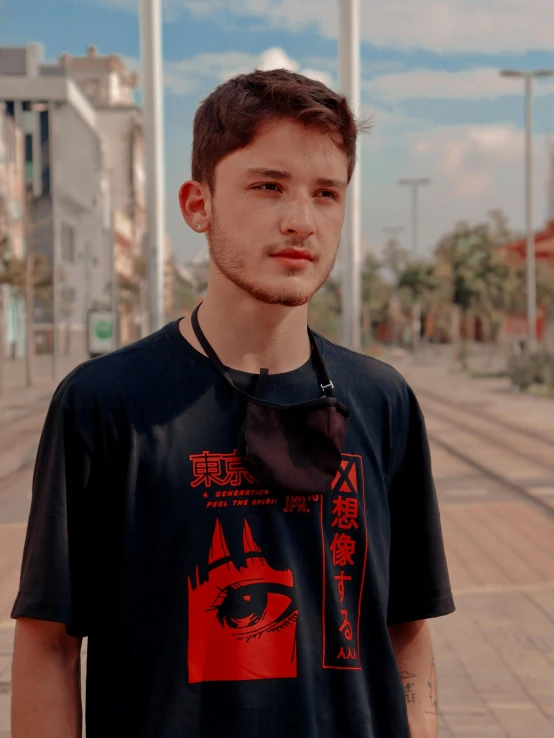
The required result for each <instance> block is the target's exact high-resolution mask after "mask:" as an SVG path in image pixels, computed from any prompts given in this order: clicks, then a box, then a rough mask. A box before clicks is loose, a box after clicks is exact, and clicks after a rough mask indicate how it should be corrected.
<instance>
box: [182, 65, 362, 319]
mask: <svg viewBox="0 0 554 738" xmlns="http://www.w3.org/2000/svg"><path fill="white" fill-rule="evenodd" d="M366 128H367V123H359V122H357V121H356V120H355V118H354V116H353V114H352V112H351V110H350V108H349V106H348V103H347V101H346V99H345V98H344V97H342V96H340V95H337V94H336V93H335V92H333V91H332V90H330V89H329V88H328V87H326V86H325V85H324V84H323V83H321V82H318V81H316V80H313V79H309V78H307V77H304V76H302V75H300V74H295V73H293V72H288V71H286V70H284V69H279V70H273V71H268V72H262V71H256V72H253V73H251V74H247V75H239V76H238V77H234V78H233V79H231V80H229V81H228V82H225V83H224V84H222V85H220V86H219V87H218V88H217V89H216V90H214V92H212V93H211V95H209V96H208V97H207V98H206V100H204V102H203V103H202V104H201V106H200V108H199V109H198V111H197V113H196V116H195V120H194V138H193V148H192V177H193V179H192V181H189V182H186V183H185V184H184V185H183V186H182V188H181V191H180V202H181V209H182V212H183V216H184V217H185V220H186V221H187V223H188V224H189V225H190V226H191V227H192V228H193V229H194V230H196V231H197V232H199V231H205V232H206V234H207V237H208V243H209V246H210V257H211V263H212V265H213V266H214V267H215V273H216V274H218V277H219V276H222V277H223V278H225V279H227V280H229V281H230V282H232V283H233V284H234V285H236V286H237V287H239V288H240V289H241V290H243V291H245V292H247V293H248V294H250V295H251V296H252V297H254V298H255V299H257V300H260V301H261V302H265V303H273V304H280V305H288V306H296V305H303V304H305V303H306V302H307V301H308V300H309V299H310V298H311V297H312V295H313V294H314V293H315V292H317V290H318V289H319V288H320V287H321V285H322V284H323V282H325V280H326V279H327V277H328V276H329V273H330V272H331V269H332V267H333V264H334V261H335V257H336V252H337V248H338V242H339V237H340V232H341V229H342V224H343V220H344V211H345V203H346V186H347V184H348V182H349V181H350V178H351V176H352V172H353V169H354V165H355V162H356V141H357V136H358V133H359V132H360V130H364V129H366Z"/></svg>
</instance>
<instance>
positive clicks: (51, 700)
mask: <svg viewBox="0 0 554 738" xmlns="http://www.w3.org/2000/svg"><path fill="white" fill-rule="evenodd" d="M11 735H12V738H81V735H82V705H81V666H80V657H79V655H78V654H77V655H76V656H72V657H68V655H67V654H66V653H64V652H63V651H62V650H60V649H54V648H52V649H38V648H30V647H29V644H28V643H25V642H19V643H18V639H17V635H16V639H15V644H14V656H13V669H12V733H11Z"/></svg>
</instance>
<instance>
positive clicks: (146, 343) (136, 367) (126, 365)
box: [53, 329, 167, 409]
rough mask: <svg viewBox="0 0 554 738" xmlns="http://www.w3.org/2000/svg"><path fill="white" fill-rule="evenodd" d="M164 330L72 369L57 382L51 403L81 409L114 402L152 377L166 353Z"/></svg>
mask: <svg viewBox="0 0 554 738" xmlns="http://www.w3.org/2000/svg"><path fill="white" fill-rule="evenodd" d="M166 344H167V342H166V341H165V340H164V329H162V330H161V331H157V332H156V333H153V334H152V335H150V336H147V337H146V338H142V339H140V340H138V341H135V342H133V343H131V344H129V345H127V346H123V347H122V348H120V349H117V350H116V351H112V352H110V353H109V354H104V355H103V356H98V357H96V358H94V359H89V360H87V361H84V362H82V363H81V364H79V365H78V366H76V367H75V369H73V370H72V371H71V372H70V373H69V374H68V375H67V376H66V377H65V379H63V381H62V382H61V383H60V385H59V386H58V388H57V389H56V392H55V393H54V397H53V401H55V402H56V401H57V402H61V403H63V404H65V405H70V406H72V407H73V408H74V409H79V408H81V409H84V408H85V407H87V406H90V405H91V404H100V405H102V407H103V408H104V409H108V408H109V407H110V405H112V404H114V403H116V402H117V401H118V400H119V399H121V398H122V397H123V395H125V394H126V392H128V391H129V390H131V389H132V388H133V387H134V386H136V385H137V384H146V383H147V381H148V377H149V376H150V375H155V368H156V365H158V364H159V362H160V360H161V358H162V357H161V356H160V354H161V353H163V352H164V350H166Z"/></svg>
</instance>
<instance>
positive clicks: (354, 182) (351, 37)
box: [339, 0, 362, 351]
mask: <svg viewBox="0 0 554 738" xmlns="http://www.w3.org/2000/svg"><path fill="white" fill-rule="evenodd" d="M339 19H340V36H339V84H340V91H341V93H342V94H343V95H345V96H346V97H347V98H348V101H349V103H350V105H351V107H352V108H353V109H354V110H356V108H358V107H359V105H360V2H359V0H339ZM360 190H361V172H360V165H359V164H358V165H357V166H356V167H355V169H354V173H353V175H352V179H351V180H350V185H349V188H348V194H347V201H346V213H345V219H344V228H343V232H342V337H343V344H344V345H345V346H348V347H349V348H351V349H353V350H354V351H359V350H360V346H361V302H362V300H361V279H360V267H361V232H360Z"/></svg>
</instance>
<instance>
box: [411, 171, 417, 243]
mask: <svg viewBox="0 0 554 738" xmlns="http://www.w3.org/2000/svg"><path fill="white" fill-rule="evenodd" d="M417 189H418V183H417V182H414V183H413V184H412V253H413V255H414V256H417V235H418V234H417Z"/></svg>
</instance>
